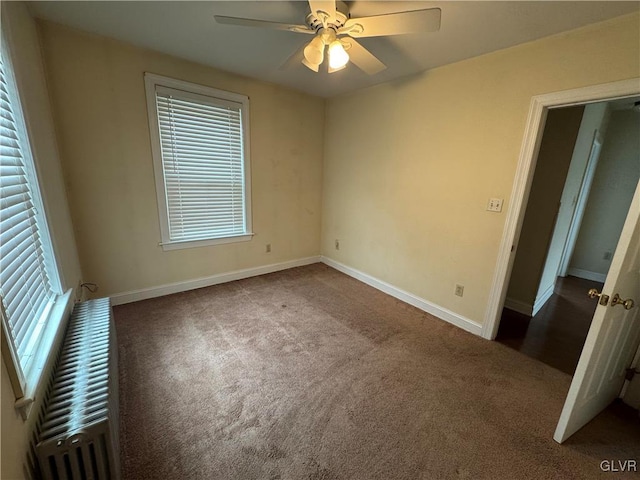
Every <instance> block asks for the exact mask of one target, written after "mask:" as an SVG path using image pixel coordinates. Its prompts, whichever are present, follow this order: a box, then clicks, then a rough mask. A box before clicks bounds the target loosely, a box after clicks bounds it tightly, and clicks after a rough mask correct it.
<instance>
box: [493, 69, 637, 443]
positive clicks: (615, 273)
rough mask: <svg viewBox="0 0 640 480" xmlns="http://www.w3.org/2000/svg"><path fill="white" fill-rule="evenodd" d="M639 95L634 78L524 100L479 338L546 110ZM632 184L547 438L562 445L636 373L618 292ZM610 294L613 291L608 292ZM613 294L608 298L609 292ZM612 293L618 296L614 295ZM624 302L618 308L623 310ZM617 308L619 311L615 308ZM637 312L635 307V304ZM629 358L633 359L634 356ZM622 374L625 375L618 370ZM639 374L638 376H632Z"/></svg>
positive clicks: (632, 285) (503, 272)
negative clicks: (523, 122)
mask: <svg viewBox="0 0 640 480" xmlns="http://www.w3.org/2000/svg"><path fill="white" fill-rule="evenodd" d="M639 95H640V78H633V79H629V80H622V81H619V82H612V83H609V84H603V85H595V86H591V87H584V88H579V89H574V90H566V91H561V92H556V93H550V94H544V95H538V96H535V97H533V98H532V101H531V108H530V110H529V117H528V120H527V126H526V129H525V135H524V142H523V146H522V149H521V152H520V159H519V162H518V167H517V170H516V175H515V181H514V188H513V192H512V195H511V200H510V205H509V209H508V213H507V220H506V223H505V228H504V232H503V237H502V240H501V243H500V249H499V254H498V259H497V263H496V270H495V274H494V279H493V283H492V286H491V291H490V294H489V302H488V305H487V310H486V312H485V321H484V323H483V331H482V335H483V336H484V337H485V338H487V339H495V337H496V334H497V332H498V328H499V325H500V319H501V313H502V309H503V307H504V304H505V299H506V296H507V287H508V284H509V278H510V275H511V271H512V268H513V265H514V259H515V252H516V251H517V248H516V246H517V245H518V242H519V240H520V237H521V230H522V225H523V220H524V214H525V210H526V206H527V201H528V197H529V191H530V188H531V185H532V180H533V176H534V172H535V167H536V160H537V155H538V152H539V149H540V145H541V141H542V136H543V135H542V133H543V128H544V126H545V120H546V118H547V114H548V112H549V109H552V108H558V107H569V106H574V105H587V104H590V103H595V102H601V101H610V100H615V99H627V98H631V97H634V96H635V97H637V96H639ZM639 246H640V182H639V183H638V184H637V185H636V191H635V193H634V199H633V200H632V202H631V206H630V208H629V210H628V214H627V217H626V219H625V223H624V226H623V231H622V234H621V236H620V241H619V244H618V246H617V248H616V251H615V252H614V254H613V259H612V264H611V265H612V266H611V269H610V270H609V273H608V275H607V277H606V281H605V284H604V288H605V289H607V291H609V290H611V295H612V297H611V298H612V302H611V304H609V303H608V302H609V296H608V295H605V294H604V292H602V293H603V295H602V296H601V298H600V300H599V302H598V306H597V309H596V314H595V315H594V317H593V320H592V325H591V327H590V329H589V333H588V336H587V340H586V343H585V346H584V348H583V350H582V353H581V356H580V360H579V362H578V366H577V369H576V372H575V374H574V377H573V379H572V382H571V386H570V389H569V392H568V394H567V398H566V401H565V405H564V407H563V411H562V414H561V416H560V420H559V422H558V426H557V428H556V432H555V434H554V439H555V440H556V441H558V442H560V443H561V442H563V441H565V440H566V439H567V438H568V437H569V436H570V435H572V434H573V433H574V432H575V431H577V430H578V429H579V428H581V427H582V426H583V425H585V424H586V423H587V422H589V421H590V420H591V419H592V418H593V417H594V416H595V415H597V414H598V413H599V412H600V411H602V410H603V409H604V408H606V407H607V406H608V405H609V404H610V403H611V402H612V401H613V400H614V399H615V398H619V397H620V396H621V395H622V394H623V393H624V392H625V391H628V390H629V388H630V386H629V385H630V384H631V385H633V384H634V382H635V383H636V385H637V383H638V382H636V381H635V379H636V378H639V377H638V375H636V376H635V377H633V376H632V375H631V380H629V375H627V373H632V371H637V370H638V367H639V366H640V365H638V362H639V358H638V357H640V353H638V354H636V351H637V350H638V345H639V344H640V310H639V309H638V308H633V306H634V305H633V301H632V300H631V299H630V298H627V299H626V300H624V302H622V301H621V300H622V299H623V298H626V297H625V295H628V294H630V295H634V296H635V295H636V294H637V292H638V291H640V248H639ZM614 290H615V292H614ZM618 291H619V292H618ZM614 293H615V295H614ZM618 293H620V295H618ZM623 304H624V305H623ZM618 305H623V307H618ZM636 307H637V305H636ZM634 354H635V359H634ZM625 372H626V373H625ZM639 373H640V372H639Z"/></svg>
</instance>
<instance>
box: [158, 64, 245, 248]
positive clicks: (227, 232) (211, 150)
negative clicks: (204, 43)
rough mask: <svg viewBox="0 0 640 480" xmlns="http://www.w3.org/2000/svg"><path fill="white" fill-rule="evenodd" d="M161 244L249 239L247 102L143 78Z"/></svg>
mask: <svg viewBox="0 0 640 480" xmlns="http://www.w3.org/2000/svg"><path fill="white" fill-rule="evenodd" d="M145 87H146V92H147V107H148V112H149V126H150V132H151V142H152V152H153V161H154V171H155V177H156V191H157V194H158V210H159V215H160V231H161V236H162V241H161V245H162V247H163V248H164V249H165V250H172V249H176V248H188V247H197V246H203V245H213V244H219V243H230V242H239V241H244V240H250V239H251V235H252V232H251V185H250V172H249V141H248V139H249V99H248V97H246V96H243V95H238V94H235V93H230V92H224V91H221V90H216V89H213V88H209V87H204V86H202V85H195V84H191V83H187V82H183V81H179V80H174V79H170V78H166V77H161V76H158V75H153V74H149V73H147V74H145Z"/></svg>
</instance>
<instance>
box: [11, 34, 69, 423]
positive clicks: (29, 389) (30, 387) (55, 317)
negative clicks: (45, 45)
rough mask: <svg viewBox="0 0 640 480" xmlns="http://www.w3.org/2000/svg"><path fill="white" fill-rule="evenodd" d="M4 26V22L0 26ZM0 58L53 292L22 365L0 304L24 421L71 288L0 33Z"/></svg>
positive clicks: (37, 390)
mask: <svg viewBox="0 0 640 480" xmlns="http://www.w3.org/2000/svg"><path fill="white" fill-rule="evenodd" d="M3 26H4V25H3ZM1 54H2V58H3V60H4V63H5V69H6V71H5V74H6V80H7V87H8V89H9V94H10V95H11V100H12V101H14V102H15V103H12V108H13V115H14V120H15V126H16V131H17V133H18V135H19V138H20V140H21V143H20V149H21V153H22V157H23V160H24V164H25V170H26V173H27V179H28V182H29V186H30V193H31V198H32V201H33V204H34V206H35V209H36V222H37V225H38V232H39V235H40V243H41V246H42V250H43V253H44V255H45V259H44V265H45V269H46V271H47V276H48V277H49V284H50V287H51V291H52V292H53V294H54V295H55V298H54V299H53V302H52V304H51V305H50V306H49V307H48V309H47V310H46V311H45V312H44V313H43V315H42V316H41V317H40V318H39V319H38V320H37V321H38V323H39V326H38V327H37V328H38V329H39V330H40V333H39V336H38V338H37V342H36V343H35V344H34V347H33V353H32V354H31V355H30V356H29V359H28V360H27V361H26V362H25V363H24V365H23V364H22V362H21V361H20V359H19V358H18V355H17V352H16V351H15V344H14V341H13V338H12V335H11V333H10V328H9V326H8V319H7V317H6V312H5V311H4V307H3V306H2V305H0V316H1V321H2V353H3V358H4V361H5V365H6V367H7V373H8V375H9V380H10V382H11V386H12V388H13V392H14V395H15V398H16V402H15V408H16V410H17V411H18V412H19V413H20V415H21V417H22V419H23V420H25V421H26V420H27V419H28V417H29V414H30V413H31V410H32V407H33V405H34V403H35V401H36V398H37V396H38V395H39V394H40V393H41V389H42V388H44V387H45V386H46V382H45V381H44V380H45V379H46V377H45V374H46V373H47V371H48V366H49V365H50V363H51V361H52V359H53V358H54V356H53V355H52V352H53V351H54V349H55V347H56V345H57V344H58V343H59V341H60V338H61V336H62V333H63V331H64V328H63V327H64V323H65V322H64V320H65V319H67V318H68V317H69V315H70V312H71V308H72V306H73V302H74V297H73V289H67V291H66V292H65V291H64V288H65V287H64V286H63V281H62V276H61V270H60V266H59V264H58V259H57V255H56V252H55V248H54V244H53V239H52V237H51V233H50V228H49V220H48V218H47V209H46V208H45V203H46V202H45V199H44V198H43V193H42V189H41V187H40V182H39V177H41V175H39V172H38V170H39V168H38V164H37V162H36V161H35V160H36V159H35V155H34V153H33V150H34V148H33V146H32V136H31V134H30V128H29V124H28V121H27V118H26V117H25V113H24V108H23V106H24V101H23V98H22V95H21V91H20V90H21V89H20V85H19V81H18V78H17V74H16V72H15V70H14V62H13V56H12V54H11V48H10V45H9V42H7V40H6V38H5V37H4V35H3V36H2V52H1Z"/></svg>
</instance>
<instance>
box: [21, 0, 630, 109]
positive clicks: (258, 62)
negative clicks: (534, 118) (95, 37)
mask: <svg viewBox="0 0 640 480" xmlns="http://www.w3.org/2000/svg"><path fill="white" fill-rule="evenodd" d="M347 3H348V4H349V6H350V13H351V16H352V17H362V16H368V15H380V14H384V13H391V12H398V11H404V10H416V9H421V8H431V7H439V8H441V9H442V25H441V29H440V31H439V32H437V33H424V34H411V35H401V36H396V37H378V38H364V39H361V40H360V42H361V43H362V44H363V45H364V46H365V47H367V48H368V49H369V50H370V51H371V52H372V53H373V54H375V55H376V56H377V57H378V58H379V59H380V60H382V61H383V62H384V63H385V64H386V65H387V66H388V68H387V70H385V71H383V72H381V73H379V74H377V75H373V76H369V75H366V74H365V73H363V72H362V71H360V70H359V69H358V68H357V67H355V66H354V65H349V66H348V67H347V68H346V69H344V70H342V71H339V72H336V73H332V74H328V73H326V72H321V73H314V72H312V71H310V70H308V69H307V68H305V67H304V66H302V65H299V66H298V67H297V68H295V69H293V70H280V69H279V66H280V65H281V64H282V63H283V62H284V61H285V60H286V59H287V58H288V57H289V55H291V54H292V53H293V52H294V51H296V50H297V49H298V48H299V47H300V46H301V45H302V44H303V43H305V42H307V41H309V37H308V36H307V35H303V34H297V33H292V32H287V31H276V30H266V29H261V28H248V27H236V26H229V25H219V24H217V23H216V22H215V21H214V19H213V15H214V14H216V15H228V16H237V17H249V18H255V19H264V20H270V21H276V22H284V23H296V24H304V18H305V16H306V14H307V13H308V11H309V8H308V4H307V3H306V2H305V1H286V2H285V1H264V0H263V1H254V2H245V1H214V2H211V1H127V2H123V1H118V2H114V1H112V2H108V1H107V2H103V1H73V2H72V1H42V2H30V6H31V9H32V12H33V14H34V15H36V16H37V17H41V18H45V19H47V20H51V21H54V22H58V23H62V24H66V25H69V26H72V27H75V28H78V29H81V30H85V31H89V32H93V33H97V34H100V35H105V36H108V37H113V38H117V39H120V40H123V41H125V42H129V43H132V44H134V45H138V46H142V47H147V48H151V49H153V50H158V51H161V52H165V53H168V54H171V55H175V56H178V57H182V58H185V59H188V60H192V61H195V62H199V63H203V64H206V65H211V66H213V67H216V68H219V69H222V70H226V71H230V72H234V73H238V74H241V75H246V76H248V77H252V78H256V79H260V80H265V81H269V82H274V83H277V84H281V85H284V86H288V87H292V88H295V89H298V90H301V91H304V92H307V93H311V94H314V95H319V96H322V97H331V96H334V95H338V94H341V93H345V92H350V91H353V90H356V89H359V88H363V87H367V86H371V85H375V84H378V83H382V82H387V81H390V80H395V79H398V78H401V77H405V76H407V75H411V74H414V73H417V72H420V71H424V70H428V69H431V68H434V67H437V66H441V65H445V64H448V63H453V62H456V61H459V60H463V59H465V58H470V57H475V56H478V55H482V54H484V53H488V52H492V51H495V50H499V49H502V48H506V47H509V46H513V45H517V44H520V43H524V42H527V41H530V40H534V39H537V38H541V37H545V36H548V35H552V34H555V33H559V32H563V31H566V30H570V29H573V28H577V27H580V26H583V25H587V24H590V23H595V22H599V21H602V20H606V19H609V18H613V17H617V16H620V15H624V14H627V13H631V12H633V11H637V10H638V9H639V8H640V2H637V1H623V2H616V1H580V2H565V1H561V2H556V1H533V2H529V1H510V2H506V1H504V2H494V1H474V2H466V1H446V2H424V1H412V2H406V1H355V2H347Z"/></svg>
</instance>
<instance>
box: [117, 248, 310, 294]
mask: <svg viewBox="0 0 640 480" xmlns="http://www.w3.org/2000/svg"><path fill="white" fill-rule="evenodd" d="M320 258H321V257H319V256H314V257H306V258H300V259H297V260H289V261H287V262H281V263H272V264H271V265H263V266H261V267H254V268H245V269H243V270H234V271H232V272H226V273H218V274H216V275H211V276H210V277H202V278H196V279H194V280H185V281H184V282H176V283H168V284H165V285H158V286H157V287H150V288H143V289H141V290H132V291H130V292H122V293H116V294H115V295H111V304H112V305H122V304H125V303H131V302H137V301H138V300H146V299H148V298H155V297H161V296H163V295H171V294H172V293H179V292H186V291H187V290H194V289H196V288H202V287H209V286H211V285H218V284H219V283H226V282H233V281H234V280H242V279H243V278H249V277H255V276H257V275H264V274H266V273H273V272H279V271H280V270H286V269H288V268H294V267H302V266H304V265H310V264H312V263H318V262H320Z"/></svg>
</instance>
